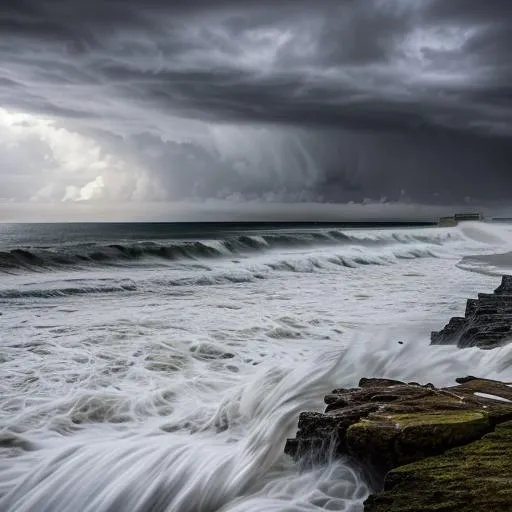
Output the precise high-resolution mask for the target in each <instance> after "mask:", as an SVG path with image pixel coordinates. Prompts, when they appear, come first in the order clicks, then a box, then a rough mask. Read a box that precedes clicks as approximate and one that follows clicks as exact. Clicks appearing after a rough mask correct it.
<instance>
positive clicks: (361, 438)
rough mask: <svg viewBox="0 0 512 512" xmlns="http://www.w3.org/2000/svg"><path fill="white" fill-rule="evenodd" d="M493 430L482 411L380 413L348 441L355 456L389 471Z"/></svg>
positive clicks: (361, 424)
mask: <svg viewBox="0 0 512 512" xmlns="http://www.w3.org/2000/svg"><path fill="white" fill-rule="evenodd" d="M490 429H491V427H490V425H489V421H488V417H487V415H486V414H485V413H484V412H481V411H468V410H460V411H458V410H445V411H426V412H414V413H408V414H386V413H381V414H379V413H377V414H374V415H372V416H371V417H370V418H367V419H363V420H361V421H359V422H358V423H355V424H354V425H351V426H350V428H349V429H348V430H347V434H346V440H347V446H348V450H349V453H350V454H351V455H352V456H354V457H355V458H357V459H358V460H360V461H363V462H368V463H370V464H371V465H372V466H376V467H378V468H380V469H381V470H384V471H385V470H388V469H390V468H392V467H396V466H400V465H403V464H407V463H409V462H412V461H415V460H418V459H422V458H424V457H428V456H430V455H436V454H439V453H443V452H444V451H445V450H447V449H448V448H453V447H455V446H460V445H463V444H466V443H469V442H471V441H474V440H476V439H480V438H481V437H482V436H483V435H484V434H485V433H486V432H489V430H490Z"/></svg>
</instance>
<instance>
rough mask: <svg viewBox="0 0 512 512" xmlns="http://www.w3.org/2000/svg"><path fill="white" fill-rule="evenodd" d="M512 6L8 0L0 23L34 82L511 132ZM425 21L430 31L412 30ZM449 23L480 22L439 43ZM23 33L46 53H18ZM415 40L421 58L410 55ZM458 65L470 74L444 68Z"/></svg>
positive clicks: (266, 113)
mask: <svg viewBox="0 0 512 512" xmlns="http://www.w3.org/2000/svg"><path fill="white" fill-rule="evenodd" d="M484 4H485V6H484ZM511 13H512V8H511V7H510V3H509V2H508V1H507V0H492V1H486V2H481V1H476V0H475V1H472V0H454V1H453V2H445V1H438V0H436V1H429V0H423V1H420V2H404V1H401V2H400V1H372V2H355V1H353V0H352V1H345V2H332V1H327V2H315V3H314V5H313V3H311V2H305V1H287V0H285V1H283V2H280V3H279V4H278V5H277V6H276V2H250V1H245V2H244V1H242V2H241V1H236V2H235V1H226V0H224V1H222V2H215V3H212V2H206V1H198V0H196V1H192V2H190V1H189V2H172V1H164V0H149V1H145V2H141V1H134V0H128V1H123V2H120V1H117V0H102V1H100V0H92V1H88V2H82V1H78V0H76V1H74V0H66V1H64V0H46V1H41V2H36V1H35V0H31V1H30V0H24V1H17V0H9V2H7V9H4V10H3V15H2V16H1V17H0V25H1V30H2V34H3V38H2V39H3V42H2V50H3V54H4V58H6V60H7V62H13V61H14V62H16V63H17V64H18V67H21V68H23V65H24V64H25V65H26V66H27V67H30V68H31V69H29V70H27V69H25V70H24V71H25V74H28V75H29V78H30V75H31V78H32V80H31V81H33V82H36V83H37V82H41V83H42V84H49V85H51V84H54V83H59V82H61V81H63V80H64V81H70V82H71V83H77V84H82V83H84V82H85V83H90V84H95V83H96V84H98V85H100V84H101V85H103V86H105V87H107V86H110V87H111V88H114V89H119V91H120V92H121V93H122V94H125V95H126V96H127V97H128V98H133V99H135V100H137V99H140V100H141V101H142V102H145V103H149V104H152V105H154V106H157V107H158V108H164V109H166V110H168V111H169V113H174V114H176V113H177V114H178V115H183V116H187V117H194V118H200V119H203V118H206V119H210V120H211V119H215V120H221V121H223V120H228V121H230V120H237V121H241V120H244V121H247V122H252V121H257V122H265V121H270V122H282V123H290V124H304V125H318V124H326V125H337V126H348V127H355V128H363V129H386V128H390V129H400V128H403V129H408V128H418V127H424V126H430V125H433V126H448V127H450V128H455V129H470V130H479V131H481V132H486V131H490V132H499V133H503V134H510V131H511V127H510V122H511V119H510V116H511V112H510V105H509V103H510V90H509V87H508V84H509V82H507V81H506V79H507V78H510V73H511V68H512V65H511V64H510V60H509V59H508V58H507V56H508V48H509V45H510V44H511V43H512V38H511V37H510V33H511V23H512V15H511ZM421 28H423V29H425V30H430V31H431V33H430V34H426V35H425V37H424V38H423V40H418V41H417V43H414V42H413V41H409V42H407V40H406V39H407V37H408V36H411V34H414V31H415V30H416V29H421ZM443 28H444V29H446V30H449V29H451V30H452V31H453V30H455V29H457V28H460V29H461V30H467V31H471V30H473V31H474V33H472V34H468V35H467V38H466V39H465V40H460V41H456V40H455V41H454V42H453V45H455V48H451V49H450V48H449V49H448V50H446V48H445V49H444V50H443V45H444V46H445V47H446V46H447V45H450V44H452V43H451V42H450V38H451V39H457V38H458V39H461V38H464V37H465V36H464V35H463V34H450V33H447V34H443V33H442V32H441V30H442V29H443ZM257 30H261V31H265V30H274V31H275V33H274V34H267V36H268V38H269V40H268V41H267V43H268V44H267V46H272V45H273V44H274V43H273V42H272V41H271V38H272V37H278V36H279V32H282V33H286V31H288V32H289V34H290V35H289V37H288V38H287V40H286V41H284V42H282V43H280V44H278V46H276V48H275V49H272V48H268V49H265V44H261V45H259V43H261V42H262V39H260V40H258V37H261V38H264V37H265V34H264V32H262V33H261V34H259V35H258V33H257V32H255V31H257ZM425 38H426V39H425ZM428 38H430V39H431V41H429V40H428ZM445 39H446V41H445ZM20 40H21V41H20ZM26 40H31V42H32V44H37V45H40V44H44V45H45V46H47V47H48V51H47V52H44V51H41V48H39V51H36V50H35V49H34V48H33V47H31V49H30V50H27V52H24V51H21V52H20V44H23V41H26ZM52 42H53V43H55V45H56V47H54V48H53V50H52V49H51V48H50V47H51V44H52ZM9 43H10V44H9ZM58 43H61V44H62V46H60V47H58ZM430 43H432V44H431V46H432V45H433V48H432V47H429V45H430ZM437 43H439V44H440V45H441V46H440V48H439V49H436V48H435V46H436V44H437ZM413 44H416V45H417V46H418V47H417V49H416V51H417V52H418V58H420V59H423V60H424V61H425V62H424V63H423V65H424V69H414V68H413V67H412V68H410V69H407V64H408V63H407V62H406V61H404V60H403V59H404V52H405V51H406V50H407V48H406V46H407V45H409V46H411V45H413ZM422 45H423V46H422ZM251 47H253V48H254V52H255V53H257V52H262V53H263V52H265V51H267V50H268V51H274V50H275V56H274V57H273V62H272V64H271V68H270V69H263V70H261V71H260V70H259V69H258V63H257V62H255V63H254V64H251V63H250V62H245V63H244V62H243V59H248V58H249V57H248V55H247V52H248V51H249V52H250V51H251ZM410 50H411V51H414V48H412V47H411V48H410ZM53 52H55V54H53ZM201 54H203V56H201ZM156 56H159V58H160V64H159V65H160V68H158V64H157V63H156V62H155V57H156ZM255 58H257V56H255ZM208 61H209V62H208ZM209 63H210V66H209V65H208V64H209ZM400 64H401V65H402V67H400ZM416 64H420V62H419V61H418V62H416ZM260 65H261V64H260ZM409 65H410V66H414V63H413V62H411V63H409ZM470 65H471V69H469V70H468V66H470ZM458 68H461V72H462V73H465V72H467V75H468V76H467V78H468V80H466V81H463V80H462V81H459V82H457V81H456V82H455V83H450V81H449V80H443V74H445V75H446V74H448V75H449V74H450V73H451V74H454V75H455V74H456V73H454V71H456V72H457V71H458ZM409 72H410V74H411V75H410V76H407V75H408V73H409ZM427 72H428V74H427ZM479 72H481V75H480V74H479ZM436 73H438V74H439V75H440V78H439V80H434V81H432V78H435V75H436ZM415 74H418V75H419V76H418V78H417V81H415ZM422 74H423V75H425V76H421V75H422ZM25 78H26V77H25ZM410 79H413V81H412V83H411V80H410ZM496 103H499V104H500V106H501V107H502V108H501V109H495V108H494V105H495V104H496Z"/></svg>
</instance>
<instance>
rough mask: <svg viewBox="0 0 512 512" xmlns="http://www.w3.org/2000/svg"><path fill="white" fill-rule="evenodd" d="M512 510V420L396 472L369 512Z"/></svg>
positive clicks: (368, 505) (372, 499) (372, 501)
mask: <svg viewBox="0 0 512 512" xmlns="http://www.w3.org/2000/svg"><path fill="white" fill-rule="evenodd" d="M480 510H492V512H511V511H512V422H510V421H509V422H506V423H503V424H501V425H498V426H497V427H496V431H495V432H492V433H490V434H487V435H485V436H484V437H483V438H482V439H480V440H478V441H474V442H472V443H470V444H467V445H466V446H463V447H459V448H454V449H451V450H448V451H447V452H445V453H444V454H442V455H438V456H435V457H428V458H425V459H423V460H419V461H417V462H414V463H411V464H407V465H405V466H401V467H398V468H396V469H394V470H392V471H390V472H389V473H388V474H387V476H386V479H385V485H384V492H382V493H380V494H376V495H373V496H370V498H368V500H367V501H366V503H365V512H475V511H480Z"/></svg>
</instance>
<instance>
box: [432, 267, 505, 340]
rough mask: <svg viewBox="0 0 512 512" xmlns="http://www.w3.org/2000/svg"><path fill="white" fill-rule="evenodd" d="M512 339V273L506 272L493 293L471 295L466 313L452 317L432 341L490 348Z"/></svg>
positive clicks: (435, 333) (433, 336)
mask: <svg viewBox="0 0 512 512" xmlns="http://www.w3.org/2000/svg"><path fill="white" fill-rule="evenodd" d="M511 340H512V276H508V275H506V276H503V278H502V282H501V285H500V286H499V287H498V288H496V290H495V291H494V293H491V294H488V293H480V294H479V295H478V299H468V301H467V304H466V311H465V316H464V317H453V318H451V319H450V321H449V322H448V324H447V325H446V326H445V327H444V328H443V329H442V330H441V331H438V332H432V334H431V344H432V345H447V344H456V345H457V346H458V347H459V348H467V347H475V346H476V347H479V348H484V349H491V348H495V347H498V346H501V345H504V344H506V343H508V342H510V341H511Z"/></svg>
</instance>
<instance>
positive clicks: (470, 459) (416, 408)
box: [285, 376, 512, 512]
mask: <svg viewBox="0 0 512 512" xmlns="http://www.w3.org/2000/svg"><path fill="white" fill-rule="evenodd" d="M456 381H457V384H456V385H454V386H450V387H445V388H436V387H435V386H433V385H432V384H430V383H429V384H425V385H421V384H418V383H416V382H411V383H405V382H400V381H394V380H389V379H361V381H360V383H359V387H358V388H351V389H335V390H333V391H332V393H330V394H329V395H327V396H326V397H325V402H326V404H327V408H326V411H325V412H324V413H319V412H305V413H302V414H301V415H300V417H299V424H298V431H297V434H296V437H295V438H294V439H289V440H288V441H287V443H286V446H285V452H286V453H288V454H289V455H291V456H293V457H295V458H296V459H300V460H301V461H302V462H303V463H306V464H308V463H311V462H315V463H318V462H320V463H322V462H327V461H328V460H330V458H332V457H342V456H348V457H349V458H351V460H352V461H353V462H355V463H356V464H357V465H358V466H360V467H361V468H362V469H363V470H364V471H365V472H366V474H367V475H368V476H369V477H373V482H380V483H382V478H383V476H384V475H386V474H387V476H386V477H385V481H384V491H383V492H382V493H378V494H376V495H373V496H370V498H369V499H368V501H367V503H366V505H365V507H366V508H365V511H367V512H422V511H425V512H427V511H434V510H436V511H446V512H448V511H452V510H453V511H455V510H456V511H459V510H460V511H465V510H470V509H471V508H470V507H469V508H460V509H459V508H454V507H455V505H454V504H457V506H458V504H459V503H462V502H463V501H464V500H465V499H467V500H468V503H474V504H475V506H477V505H479V504H481V503H483V501H482V496H481V495H482V494H483V493H484V492H485V493H488V492H496V495H495V496H494V497H493V500H492V501H489V503H492V504H493V506H495V510H496V511H502V510H503V511H504V510H507V511H509V512H510V511H511V510H512V501H511V498H512V491H510V489H509V487H510V488H512V485H510V483H511V481H510V477H509V475H510V474H511V473H510V470H511V469H512V467H511V464H512V463H511V460H512V450H511V446H512V436H511V432H512V428H511V426H510V425H509V426H504V427H503V428H502V429H498V430H496V433H495V434H492V435H490V433H492V432H493V431H495V429H496V428H497V426H499V425H501V424H507V425H508V423H507V422H512V385H511V384H509V383H503V382H499V381H493V380H488V379H479V378H476V377H473V376H468V377H463V378H459V379H457V380H456ZM503 436H507V439H508V440H507V441H506V442H505V443H503V445H500V443H499V439H501V438H502V437H503ZM462 446H466V447H467V448H464V449H462V448H459V449H458V450H455V448H458V447H462ZM479 454H480V455H481V457H482V460H481V461H480V462H479ZM479 464H480V466H479ZM459 466H460V467H459ZM500 468H506V469H507V471H508V472H507V473H504V474H502V475H501V476H499V474H498V472H499V469H500ZM431 481H432V482H434V483H433V484H430V482H431ZM475 481H476V483H475ZM506 481H508V484H506ZM411 482H412V484H411ZM477 484H478V485H477ZM487 484H489V486H487ZM505 503H506V504H507V506H508V507H509V508H503V507H504V506H505V505H504V504H505ZM411 504H414V506H412V505H411ZM429 507H430V508H429ZM436 507H437V508H436ZM500 507H501V508H500ZM473 510H475V508H474V507H473ZM476 510H479V509H478V507H477V508H476ZM482 510H483V508H482Z"/></svg>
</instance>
